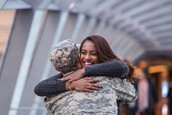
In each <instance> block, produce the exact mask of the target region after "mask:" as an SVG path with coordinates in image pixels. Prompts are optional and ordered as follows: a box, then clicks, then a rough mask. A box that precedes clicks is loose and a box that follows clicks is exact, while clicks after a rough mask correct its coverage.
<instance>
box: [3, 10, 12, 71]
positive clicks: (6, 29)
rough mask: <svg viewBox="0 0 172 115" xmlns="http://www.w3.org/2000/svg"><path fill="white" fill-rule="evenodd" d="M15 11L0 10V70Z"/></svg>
mask: <svg viewBox="0 0 172 115" xmlns="http://www.w3.org/2000/svg"><path fill="white" fill-rule="evenodd" d="M14 14H15V10H0V69H1V66H2V62H3V57H4V54H5V49H6V44H7V41H8V37H9V34H10V30H11V27H12V23H13V19H14Z"/></svg>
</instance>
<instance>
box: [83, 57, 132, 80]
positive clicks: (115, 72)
mask: <svg viewBox="0 0 172 115" xmlns="http://www.w3.org/2000/svg"><path fill="white" fill-rule="evenodd" d="M128 73H129V67H128V65H127V64H126V63H124V62H122V61H118V60H112V61H107V62H104V63H100V64H94V65H92V66H88V67H85V74H86V76H108V77H118V78H121V79H125V78H126V77H127V75H128Z"/></svg>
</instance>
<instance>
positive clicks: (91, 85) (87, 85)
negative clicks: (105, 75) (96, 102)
mask: <svg viewBox="0 0 172 115" xmlns="http://www.w3.org/2000/svg"><path fill="white" fill-rule="evenodd" d="M98 82H99V80H95V79H93V78H89V77H85V78H82V79H79V80H77V81H73V82H71V86H72V88H73V89H75V90H78V91H82V92H90V93H92V92H94V91H95V90H99V89H100V88H101V87H100V86H99V85H98Z"/></svg>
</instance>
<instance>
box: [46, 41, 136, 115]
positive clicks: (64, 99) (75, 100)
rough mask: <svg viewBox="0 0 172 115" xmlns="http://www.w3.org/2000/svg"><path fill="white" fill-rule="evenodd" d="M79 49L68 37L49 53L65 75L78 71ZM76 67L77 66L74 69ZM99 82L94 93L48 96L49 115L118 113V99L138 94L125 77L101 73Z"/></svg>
mask: <svg viewBox="0 0 172 115" xmlns="http://www.w3.org/2000/svg"><path fill="white" fill-rule="evenodd" d="M77 55H78V49H77V47H76V45H75V44H74V43H73V42H72V41H70V40H65V41H63V42H61V43H59V44H58V46H57V47H56V48H54V50H52V52H51V53H50V60H51V62H52V63H53V65H54V66H55V68H56V70H58V71H62V72H63V73H64V75H66V74H70V73H72V72H74V71H76V70H77V69H76V68H77V66H74V67H72V66H71V65H76V64H75V63H77V61H76V60H77ZM74 68H75V69H74ZM93 79H98V80H100V81H101V82H99V86H101V87H102V88H101V89H100V90H98V91H94V92H93V93H88V92H79V91H77V90H73V91H72V92H71V91H67V92H65V93H61V94H58V95H53V96H50V97H46V98H45V100H44V103H45V106H46V108H47V110H48V113H49V114H50V115H117V111H118V110H117V109H118V108H117V100H123V101H124V102H131V101H133V100H134V99H135V98H136V97H137V93H136V90H135V88H134V86H133V85H132V84H131V83H130V82H128V81H126V79H123V80H122V79H119V78H113V79H110V78H108V77H104V76H99V77H96V78H95V77H93Z"/></svg>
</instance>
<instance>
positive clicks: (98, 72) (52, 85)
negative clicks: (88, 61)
mask: <svg viewBox="0 0 172 115" xmlns="http://www.w3.org/2000/svg"><path fill="white" fill-rule="evenodd" d="M128 73H129V67H128V66H127V64H125V63H124V62H122V61H118V60H112V61H107V62H104V63H100V64H94V65H91V66H88V67H86V68H85V75H86V76H107V77H111V78H113V77H117V78H121V79H124V78H126V77H127V75H128ZM62 77H63V76H62V74H57V75H55V76H52V77H50V78H48V79H45V80H43V81H41V82H39V83H38V84H37V85H36V86H35V89H34V92H35V94H36V95H38V96H51V95H55V94H60V93H63V92H66V91H67V90H66V86H65V81H61V80H59V78H62Z"/></svg>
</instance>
